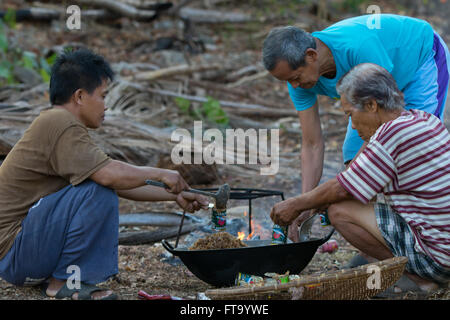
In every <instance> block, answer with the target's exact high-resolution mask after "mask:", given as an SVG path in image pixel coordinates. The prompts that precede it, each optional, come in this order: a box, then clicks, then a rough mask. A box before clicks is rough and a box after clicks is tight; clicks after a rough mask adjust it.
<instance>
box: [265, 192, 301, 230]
mask: <svg viewBox="0 0 450 320" xmlns="http://www.w3.org/2000/svg"><path fill="white" fill-rule="evenodd" d="M295 200H296V199H295V198H291V199H288V200H285V201H281V202H279V203H277V204H275V205H274V206H273V208H272V211H271V212H270V218H271V219H272V221H273V222H274V223H276V224H278V225H280V226H287V225H289V224H291V223H292V222H293V221H294V220H295V218H297V217H298V215H299V214H300V212H299V211H298V210H297V209H296V207H295Z"/></svg>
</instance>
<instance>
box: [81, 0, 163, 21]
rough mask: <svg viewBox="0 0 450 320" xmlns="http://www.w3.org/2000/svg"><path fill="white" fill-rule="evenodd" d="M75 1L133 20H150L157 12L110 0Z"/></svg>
mask: <svg viewBox="0 0 450 320" xmlns="http://www.w3.org/2000/svg"><path fill="white" fill-rule="evenodd" d="M74 2H75V3H79V4H83V5H90V6H95V7H100V8H102V9H107V10H109V11H112V12H114V13H116V14H119V15H121V16H124V17H128V18H130V19H134V20H143V21H150V20H153V19H154V18H155V17H156V16H157V13H156V11H154V10H140V9H136V8H135V7H133V6H130V5H128V4H125V3H122V2H118V1H112V0H75V1H74Z"/></svg>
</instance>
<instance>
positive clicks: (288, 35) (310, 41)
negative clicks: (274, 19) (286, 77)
mask: <svg viewBox="0 0 450 320" xmlns="http://www.w3.org/2000/svg"><path fill="white" fill-rule="evenodd" d="M309 48H313V49H315V48H316V41H315V40H314V37H313V36H311V35H310V34H309V33H307V32H305V31H303V30H302V29H300V28H297V27H293V26H287V27H276V28H273V29H272V30H271V31H270V32H269V34H268V36H267V37H266V39H265V40H264V43H263V51H262V57H263V65H264V67H265V68H266V69H267V70H268V71H272V70H273V69H275V67H276V65H277V63H278V62H279V61H280V60H285V61H286V62H287V63H288V64H289V66H290V67H291V69H292V70H295V69H297V68H299V67H301V66H303V65H305V52H306V50H307V49H309Z"/></svg>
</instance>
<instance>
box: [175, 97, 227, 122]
mask: <svg viewBox="0 0 450 320" xmlns="http://www.w3.org/2000/svg"><path fill="white" fill-rule="evenodd" d="M175 104H176V105H177V106H178V108H180V110H181V112H182V113H184V114H187V115H189V116H190V117H192V118H193V119H195V120H207V121H210V122H214V123H216V124H219V125H223V126H227V125H228V122H229V118H228V116H227V114H226V112H225V111H224V110H223V109H222V107H221V106H220V102H219V101H218V100H216V99H214V98H212V97H208V100H207V101H205V102H203V103H202V105H201V106H200V107H199V108H195V107H193V106H192V104H191V101H189V100H187V99H185V98H180V97H177V98H175Z"/></svg>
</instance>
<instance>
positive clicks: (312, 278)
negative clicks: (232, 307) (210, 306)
mask: <svg viewBox="0 0 450 320" xmlns="http://www.w3.org/2000/svg"><path fill="white" fill-rule="evenodd" d="M407 262H408V258H407V257H393V258H389V259H386V260H382V261H377V262H374V263H369V264H365V265H362V266H358V267H355V268H351V269H344V270H336V271H331V272H325V273H322V274H319V275H307V276H303V277H302V278H300V279H296V280H293V281H290V282H288V283H283V284H273V285H269V286H253V287H236V286H235V287H229V288H219V289H209V290H206V291H205V295H207V296H209V297H211V298H214V297H222V296H239V295H248V294H265V293H270V292H282V291H287V290H289V288H292V287H302V286H310V285H311V286H312V285H318V284H320V285H325V284H327V283H330V282H335V281H343V280H349V279H357V278H361V277H367V276H368V275H369V273H368V272H367V270H368V268H370V267H373V266H376V267H379V268H380V270H381V272H382V273H386V272H390V271H394V270H396V269H399V268H401V269H404V267H405V265H406V263H407Z"/></svg>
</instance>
